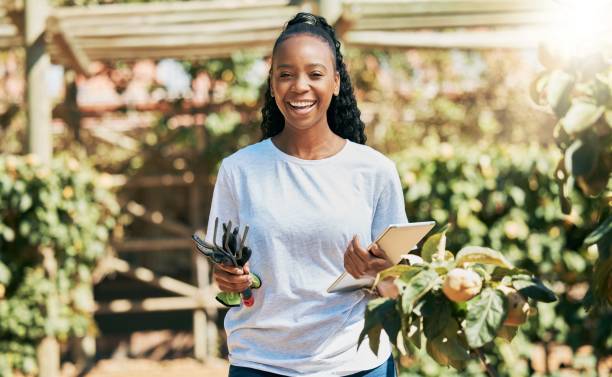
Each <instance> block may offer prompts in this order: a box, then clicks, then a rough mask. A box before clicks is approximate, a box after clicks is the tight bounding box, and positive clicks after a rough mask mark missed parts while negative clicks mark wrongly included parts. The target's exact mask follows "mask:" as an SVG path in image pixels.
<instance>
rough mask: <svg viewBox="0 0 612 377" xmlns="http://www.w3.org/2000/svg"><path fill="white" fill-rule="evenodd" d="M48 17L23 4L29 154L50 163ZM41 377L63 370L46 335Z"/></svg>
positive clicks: (48, 257)
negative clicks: (46, 39) (46, 42)
mask: <svg viewBox="0 0 612 377" xmlns="http://www.w3.org/2000/svg"><path fill="white" fill-rule="evenodd" d="M48 14H49V4H48V2H47V0H36V1H34V0H26V1H25V4H24V24H25V30H24V34H25V35H24V37H25V44H26V83H27V101H26V102H27V114H28V151H29V152H30V153H33V154H35V155H37V156H38V157H39V158H40V159H41V160H42V161H44V162H45V163H48V162H49V161H50V160H51V156H52V153H53V147H52V139H51V98H49V95H48V93H49V90H48V85H47V72H48V71H49V67H50V64H51V62H50V59H49V54H48V53H47V51H46V46H45V25H46V22H47V16H48ZM41 252H42V253H43V258H44V262H43V263H44V267H45V272H46V275H47V278H48V279H49V280H50V281H51V282H53V285H54V286H55V275H56V272H57V261H56V260H55V256H54V255H53V250H51V249H47V248H45V249H43V250H41ZM58 305H59V302H58V297H57V294H56V292H51V294H50V295H49V297H48V300H47V304H46V315H47V318H48V319H50V320H53V318H54V317H56V316H57V315H58V314H59V313H57V309H58ZM36 351H37V358H38V368H39V370H40V372H39V376H40V377H58V376H59V371H60V348H59V344H58V342H57V339H55V338H54V337H53V336H46V337H45V338H44V339H43V340H42V341H41V342H40V344H39V345H38V348H37V350H36Z"/></svg>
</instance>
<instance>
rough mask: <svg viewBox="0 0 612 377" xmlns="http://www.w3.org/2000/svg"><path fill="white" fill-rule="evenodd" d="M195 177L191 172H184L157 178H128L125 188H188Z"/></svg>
mask: <svg viewBox="0 0 612 377" xmlns="http://www.w3.org/2000/svg"><path fill="white" fill-rule="evenodd" d="M194 179H195V176H194V175H193V173H192V172H190V171H188V172H185V173H184V174H183V175H172V174H164V175H157V176H141V177H134V178H130V179H129V180H128V181H127V182H126V184H125V187H128V188H155V187H173V186H189V185H191V184H192V183H193V181H194Z"/></svg>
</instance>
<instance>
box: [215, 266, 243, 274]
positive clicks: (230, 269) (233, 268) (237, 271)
mask: <svg viewBox="0 0 612 377" xmlns="http://www.w3.org/2000/svg"><path fill="white" fill-rule="evenodd" d="M217 270H222V271H225V272H228V273H230V274H234V275H242V274H244V271H243V269H242V268H240V267H236V266H228V265H225V264H215V271H217Z"/></svg>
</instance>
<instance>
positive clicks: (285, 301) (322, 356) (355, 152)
mask: <svg viewBox="0 0 612 377" xmlns="http://www.w3.org/2000/svg"><path fill="white" fill-rule="evenodd" d="M215 217H219V221H220V223H221V222H227V221H229V220H231V221H232V223H233V224H239V225H240V227H241V228H240V229H241V231H240V234H241V235H242V232H243V230H244V227H245V225H248V226H249V233H248V236H247V242H246V243H247V245H248V246H249V247H250V248H251V249H252V250H253V254H252V256H251V259H250V262H249V263H250V268H251V271H252V272H254V273H256V274H257V275H259V276H260V277H261V279H262V281H263V285H262V287H261V288H260V289H256V290H253V295H254V299H255V304H254V305H253V306H252V307H250V308H247V307H243V306H241V307H235V308H231V309H230V310H229V312H228V313H227V316H226V317H225V330H226V332H227V342H228V348H229V360H230V363H231V364H232V365H236V366H243V367H249V368H255V369H259V370H264V371H269V372H273V373H277V374H282V375H287V376H345V375H349V374H352V373H355V372H358V371H361V370H368V369H372V368H375V367H377V366H379V365H381V364H382V363H383V362H385V361H386V360H387V359H388V358H389V355H390V352H391V347H390V343H389V340H388V338H387V337H386V334H385V333H384V331H383V332H382V334H381V344H380V349H379V351H378V355H375V354H374V353H373V352H372V351H371V350H370V347H369V345H368V340H367V339H366V340H365V341H364V342H363V343H362V345H361V347H359V350H357V340H358V337H359V334H360V332H361V330H362V329H363V320H364V310H365V306H366V304H367V300H368V299H367V298H366V296H365V295H364V293H363V292H361V291H354V292H349V293H327V288H328V287H329V286H330V284H331V283H332V282H334V281H335V280H336V278H337V277H338V276H339V275H340V274H341V273H342V272H343V271H344V259H343V258H344V251H345V250H346V247H347V246H348V244H349V242H350V240H351V239H352V237H353V235H355V234H357V235H358V236H359V240H360V242H361V245H362V246H363V247H367V246H368V245H369V244H370V243H371V242H372V241H373V240H374V239H375V237H376V236H377V235H379V233H381V232H382V231H383V230H384V229H385V228H386V226H387V225H389V224H398V223H406V222H407V218H406V212H405V206H404V198H403V193H402V188H401V184H400V180H399V176H398V173H397V170H396V168H395V164H394V163H393V162H392V161H391V160H390V159H388V158H387V157H385V156H384V155H383V154H381V153H380V152H377V151H376V150H374V149H372V148H371V147H368V146H365V145H361V144H358V143H354V142H351V141H349V140H347V142H346V144H345V146H344V147H343V149H342V150H341V151H340V152H338V153H336V154H335V155H333V156H331V157H328V158H324V159H320V160H303V159H300V158H297V157H294V156H291V155H288V154H286V153H284V152H282V151H281V150H280V149H278V148H277V147H276V146H275V145H274V144H273V143H272V141H271V140H270V139H269V138H268V139H265V140H263V141H261V142H259V143H257V144H253V145H250V146H248V147H245V148H243V149H241V150H239V151H237V152H236V153H234V154H232V155H231V156H229V157H227V158H225V159H224V160H223V161H222V163H221V168H220V170H219V174H218V176H217V182H216V185H215V189H214V194H213V200H212V206H211V211H210V218H209V222H208V231H207V235H206V240H207V241H208V242H211V241H212V235H213V228H214V220H215ZM219 228H221V227H219ZM219 232H220V231H219ZM220 239H221V234H220V233H219V234H217V240H218V241H220Z"/></svg>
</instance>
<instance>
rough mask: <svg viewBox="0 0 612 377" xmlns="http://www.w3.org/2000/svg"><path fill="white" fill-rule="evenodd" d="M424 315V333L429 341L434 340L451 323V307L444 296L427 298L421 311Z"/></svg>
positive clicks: (430, 295)
mask: <svg viewBox="0 0 612 377" xmlns="http://www.w3.org/2000/svg"><path fill="white" fill-rule="evenodd" d="M421 314H422V315H423V332H424V333H425V336H426V337H427V339H433V338H435V337H437V336H438V335H440V334H441V333H442V332H443V331H444V328H445V327H446V326H447V325H448V323H449V322H450V321H454V319H453V318H452V316H451V305H450V303H449V301H448V300H447V299H446V298H445V297H444V295H432V294H428V295H427V296H425V305H423V308H422V309H421Z"/></svg>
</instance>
